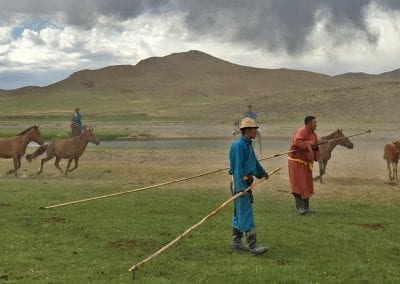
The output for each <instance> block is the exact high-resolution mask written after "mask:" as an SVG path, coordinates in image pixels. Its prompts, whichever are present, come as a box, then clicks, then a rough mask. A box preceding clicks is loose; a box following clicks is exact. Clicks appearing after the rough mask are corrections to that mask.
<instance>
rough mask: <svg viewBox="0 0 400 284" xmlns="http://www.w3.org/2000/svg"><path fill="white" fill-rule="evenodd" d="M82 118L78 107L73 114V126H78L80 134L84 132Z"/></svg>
mask: <svg viewBox="0 0 400 284" xmlns="http://www.w3.org/2000/svg"><path fill="white" fill-rule="evenodd" d="M81 119H82V115H81V114H80V112H79V108H76V109H75V112H74V114H73V116H72V121H71V126H72V124H73V126H74V127H76V129H78V132H79V134H80V133H82V130H83V126H82V121H81Z"/></svg>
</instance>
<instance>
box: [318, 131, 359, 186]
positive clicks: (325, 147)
mask: <svg viewBox="0 0 400 284" xmlns="http://www.w3.org/2000/svg"><path fill="white" fill-rule="evenodd" d="M344 137H346V136H345V135H344V134H343V131H342V130H341V129H338V130H336V131H334V132H333V133H331V134H329V135H327V136H324V137H322V138H321V139H320V140H319V143H324V142H327V141H330V140H334V141H331V142H329V143H325V144H322V145H319V149H320V152H321V157H320V159H319V160H318V163H319V176H317V177H315V178H314V180H319V181H320V183H323V181H322V176H323V175H324V174H325V171H326V166H327V164H328V161H329V159H330V158H331V155H332V151H333V149H335V147H336V146H337V145H340V146H344V147H346V148H348V149H353V147H354V145H353V143H352V142H351V141H350V140H349V138H344ZM340 138H343V139H340ZM335 139H337V140H335Z"/></svg>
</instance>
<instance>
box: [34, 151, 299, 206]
mask: <svg viewBox="0 0 400 284" xmlns="http://www.w3.org/2000/svg"><path fill="white" fill-rule="evenodd" d="M290 152H293V151H289V152H284V153H278V154H274V155H272V156H269V157H265V158H262V159H259V161H263V160H268V159H272V158H275V157H279V156H282V155H286V154H287V153H290ZM228 169H229V168H223V169H219V170H214V171H210V172H206V173H202V174H198V175H194V176H190V177H185V178H180V179H175V180H171V181H167V182H163V183H159V184H155V185H150V186H145V187H140V188H135V189H131V190H127V191H122V192H116V193H111V194H106V195H100V196H95V197H91V198H85V199H80V200H75V201H70V202H65V203H60V204H55V205H50V206H45V207H40V209H50V208H56V207H61V206H67V205H73V204H77V203H83V202H88V201H93V200H98V199H103V198H109V197H114V196H118V195H123V194H128V193H133V192H138V191H143V190H147V189H151V188H156V187H160V186H163V185H169V184H173V183H178V182H182V181H186V180H190V179H194V178H198V177H202V176H206V175H210V174H214V173H218V172H222V171H226V170H228Z"/></svg>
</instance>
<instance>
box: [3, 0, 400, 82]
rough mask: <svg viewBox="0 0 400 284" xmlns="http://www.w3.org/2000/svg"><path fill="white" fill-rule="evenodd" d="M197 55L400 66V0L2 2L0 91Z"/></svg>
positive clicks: (344, 67) (322, 69)
mask: <svg viewBox="0 0 400 284" xmlns="http://www.w3.org/2000/svg"><path fill="white" fill-rule="evenodd" d="M191 49H197V50H200V51H203V52H206V53H209V54H211V55H213V56H216V57H219V58H222V59H225V60H228V61H231V62H233V63H238V64H242V65H247V66H255V67H262V68H292V69H302V70H309V71H314V72H318V73H324V74H328V75H337V74H341V73H346V72H366V73H372V74H377V73H382V72H386V71H391V70H394V69H398V68H400V60H399V58H398V57H399V54H400V1H399V0H379V1H378V0H112V1H111V0H62V1H61V0H35V1H32V0H12V1H10V0H0V89H13V88H18V87H22V86H27V85H36V86H45V85H48V84H51V83H54V82H56V81H59V80H62V79H64V78H66V77H68V76H69V75H70V74H71V73H72V72H75V71H79V70H82V69H97V68H101V67H104V66H110V65H117V64H132V65H135V64H136V63H138V62H139V61H140V60H142V59H145V58H148V57H151V56H165V55H168V54H170V53H174V52H183V51H188V50H191Z"/></svg>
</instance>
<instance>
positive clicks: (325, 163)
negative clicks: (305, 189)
mask: <svg viewBox="0 0 400 284" xmlns="http://www.w3.org/2000/svg"><path fill="white" fill-rule="evenodd" d="M327 165H328V161H326V162H322V171H320V174H321V177H320V182H321V183H324V182H323V181H322V176H323V175H324V174H325V171H326V166H327Z"/></svg>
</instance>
